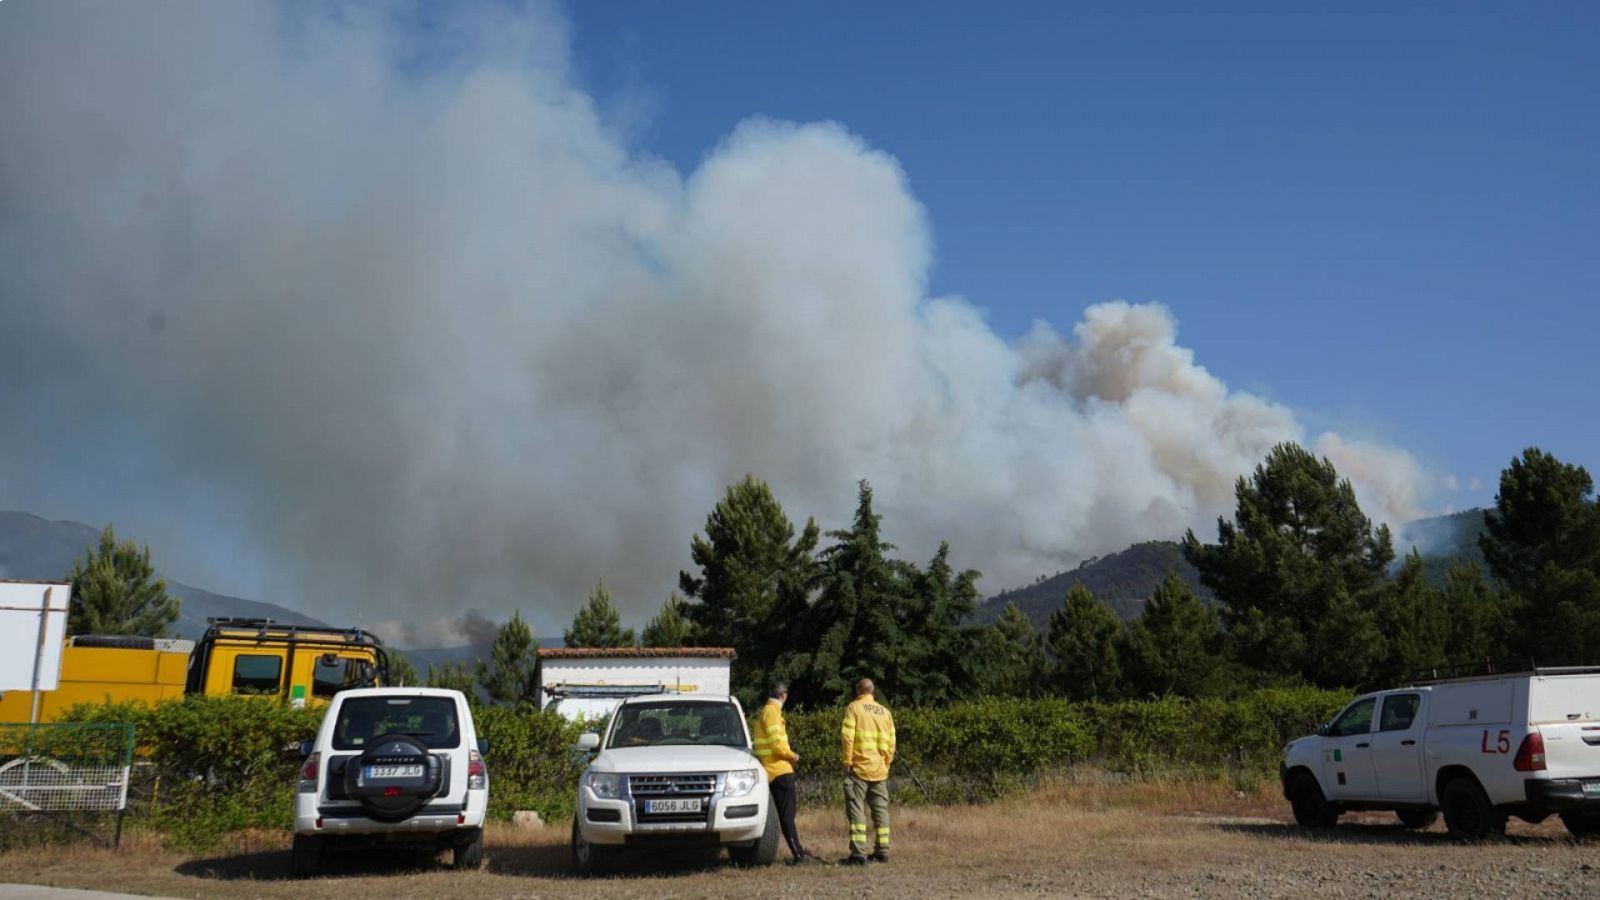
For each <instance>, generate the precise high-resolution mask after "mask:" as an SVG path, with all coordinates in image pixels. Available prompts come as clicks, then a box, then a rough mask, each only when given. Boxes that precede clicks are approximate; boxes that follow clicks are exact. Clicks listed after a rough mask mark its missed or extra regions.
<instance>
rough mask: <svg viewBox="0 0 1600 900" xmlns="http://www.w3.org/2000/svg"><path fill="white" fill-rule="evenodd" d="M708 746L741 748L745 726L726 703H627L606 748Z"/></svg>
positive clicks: (620, 711) (621, 709)
mask: <svg viewBox="0 0 1600 900" xmlns="http://www.w3.org/2000/svg"><path fill="white" fill-rule="evenodd" d="M682 744H710V745H715V746H720V747H744V746H746V745H745V742H744V725H743V723H741V722H740V721H739V714H738V713H737V712H735V711H734V708H733V706H732V704H728V703H695V702H684V701H673V700H662V701H659V702H652V703H628V704H624V705H623V706H622V707H621V708H619V709H618V710H617V722H616V725H615V726H614V727H612V729H611V740H610V742H609V743H608V744H607V746H608V747H664V746H672V745H682Z"/></svg>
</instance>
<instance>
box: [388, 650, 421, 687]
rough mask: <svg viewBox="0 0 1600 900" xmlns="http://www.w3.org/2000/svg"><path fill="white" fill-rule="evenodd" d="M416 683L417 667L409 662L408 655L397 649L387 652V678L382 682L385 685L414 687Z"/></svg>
mask: <svg viewBox="0 0 1600 900" xmlns="http://www.w3.org/2000/svg"><path fill="white" fill-rule="evenodd" d="M416 685H417V667H416V666H413V665H412V664H411V659H410V657H408V656H406V655H405V654H404V653H401V652H400V651H398V650H393V651H390V653H389V680H388V681H386V682H384V686H385V687H415V686H416Z"/></svg>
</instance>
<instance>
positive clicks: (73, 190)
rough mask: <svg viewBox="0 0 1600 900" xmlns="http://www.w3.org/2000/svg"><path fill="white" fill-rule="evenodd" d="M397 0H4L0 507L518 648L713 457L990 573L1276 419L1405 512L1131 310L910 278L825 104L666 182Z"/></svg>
mask: <svg viewBox="0 0 1600 900" xmlns="http://www.w3.org/2000/svg"><path fill="white" fill-rule="evenodd" d="M425 9H428V10H430V11H431V12H432V14H433V15H434V16H435V17H437V18H439V19H440V20H439V21H432V22H430V23H429V29H428V31H427V34H428V37H427V39H426V40H423V39H422V38H419V37H418V32H417V30H416V29H414V28H410V27H408V23H404V22H397V21H394V20H393V19H392V18H391V17H390V16H389V14H388V13H386V12H385V11H384V10H385V8H372V7H365V6H355V7H344V6H341V7H322V6H293V7H274V6H269V5H266V4H244V3H240V4H231V3H230V4H225V3H209V2H208V3H196V4H189V5H184V4H178V3H160V4H132V3H121V4H78V3H73V2H49V3H45V2H28V0H19V2H11V3H4V4H0V114H3V120H0V121H4V123H5V125H4V128H5V139H4V142H3V147H0V421H3V422H4V423H6V425H5V426H4V427H5V428H6V431H5V438H4V443H3V444H0V506H6V505H10V506H17V507H23V508H29V509H34V510H36V511H39V512H42V513H46V514H55V515H73V516H77V517H79V518H84V519H87V520H89V521H94V522H101V521H105V520H107V519H111V520H114V521H116V522H117V523H118V525H119V530H122V531H125V532H128V533H133V534H136V535H140V536H142V537H145V538H146V539H148V540H150V541H151V543H152V544H153V545H154V547H155V549H156V551H157V554H158V556H162V559H161V562H162V565H163V566H164V567H165V568H167V569H168V570H170V571H181V572H184V573H185V575H186V577H188V578H189V579H190V580H203V579H206V578H209V579H211V583H214V584H215V585H216V586H217V587H219V588H222V589H233V590H239V591H243V592H247V593H249V594H251V595H252V596H257V597H261V598H262V599H272V600H278V601H280V602H287V603H290V604H292V605H296V606H298V607H300V608H302V609H304V610H306V611H307V612H311V613H313V614H317V615H320V616H322V617H324V618H328V619H331V620H358V621H367V622H385V623H386V625H387V627H388V628H389V629H390V633H397V632H396V630H397V629H401V628H404V627H411V628H413V629H414V628H415V627H416V626H417V625H418V624H419V623H421V624H424V625H425V624H426V623H430V622H435V621H437V620H442V621H453V620H454V619H455V617H456V615H457V614H458V613H459V611H460V610H465V609H472V608H475V609H482V610H485V611H487V612H488V613H490V614H491V615H492V616H494V617H495V618H503V617H504V616H505V615H507V614H509V611H510V610H512V609H514V608H520V609H522V610H524V611H525V614H526V615H527V616H528V617H529V619H530V621H531V622H532V623H533V625H534V627H535V629H536V630H537V631H538V632H539V633H540V634H544V635H551V634H557V633H559V630H560V627H561V625H562V624H563V623H564V622H565V621H566V620H568V619H569V618H570V616H571V614H572V612H573V611H574V610H575V609H576V607H577V606H578V605H579V604H580V603H581V602H582V599H583V598H584V596H585V595H586V593H587V592H588V590H589V588H591V587H592V586H593V585H594V584H595V582H596V581H597V580H598V579H600V578H604V579H605V580H606V583H607V584H608V585H609V586H611V587H612V589H613V592H614V594H615V596H616V598H617V600H618V603H619V605H620V606H621V607H622V609H623V611H624V614H625V615H627V616H628V617H629V618H630V619H632V620H634V621H639V620H642V619H643V618H644V617H645V616H647V615H649V614H650V613H652V612H654V610H655V609H656V608H657V606H658V605H659V604H660V602H661V600H662V598H663V597H665V596H666V594H667V592H668V590H669V589H670V588H671V587H672V586H673V583H674V579H675V576H676V572H677V570H678V569H679V568H680V567H683V566H684V565H686V563H687V559H686V557H687V547H688V541H689V537H690V535H691V534H692V533H693V532H694V531H695V530H696V529H697V528H699V527H700V526H701V524H702V523H703V521H704V517H705V515H706V513H707V512H708V511H709V509H710V507H711V505H712V503H714V502H715V500H716V499H717V498H718V497H719V496H720V494H721V491H722V490H723V488H724V486H725V485H726V484H728V483H729V482H731V481H733V480H735V479H737V478H739V477H741V476H743V475H744V474H745V473H747V472H748V473H755V474H757V475H759V476H760V477H763V478H765V479H767V480H769V481H770V482H772V484H773V486H774V489H775V490H776V491H777V493H778V495H779V497H780V498H781V499H782V500H783V501H784V503H785V504H786V506H787V508H788V509H789V511H790V513H791V514H792V515H793V516H794V517H795V518H797V519H801V520H803V519H804V517H805V516H806V515H815V516H817V517H818V519H819V520H820V521H821V522H822V523H823V524H824V525H825V526H827V527H833V526H840V525H843V524H844V523H845V522H846V521H847V520H848V515H849V512H850V510H851V508H852V507H853V505H854V501H855V496H854V491H855V487H854V486H855V481H856V479H858V478H867V479H869V480H871V481H872V483H873V485H874V486H875V488H876V490H877V497H878V498H879V502H880V504H881V511H882V512H884V513H885V514H886V517H887V518H886V524H887V527H888V529H889V532H890V537H891V538H892V539H893V540H895V541H896V542H897V543H898V544H899V545H900V546H901V547H902V549H903V551H904V552H906V553H907V554H908V555H912V556H916V557H925V556H927V555H929V554H931V553H932V551H933V549H934V547H935V546H936V544H937V541H938V540H939V539H941V538H948V539H949V540H951V541H952V543H953V545H954V547H955V550H956V554H957V557H958V560H957V561H958V562H959V563H960V564H962V565H973V566H977V567H979V568H982V569H983V570H984V571H985V572H986V573H987V577H986V579H985V585H986V586H987V587H990V588H999V587H1004V586H1007V585H1010V584H1015V583H1020V582H1025V581H1028V580H1031V579H1032V578H1033V576H1034V575H1036V574H1037V573H1038V572H1040V571H1054V570H1056V569H1059V568H1061V567H1062V566H1063V565H1068V564H1071V563H1072V562H1074V561H1076V560H1077V559H1079V558H1082V557H1085V556H1089V555H1093V554H1101V553H1105V552H1108V551H1112V550H1116V549H1119V548H1121V547H1123V546H1125V545H1126V544H1128V543H1129V542H1131V541H1134V540H1141V539H1148V538H1152V537H1172V536H1175V535H1177V534H1179V533H1181V531H1182V530H1183V529H1184V528H1185V527H1186V526H1191V525H1192V526H1196V527H1197V528H1200V529H1202V530H1203V531H1204V533H1209V528H1210V524H1209V523H1210V522H1211V521H1212V519H1213V518H1214V516H1215V515H1217V514H1218V513H1219V512H1221V511H1223V510H1225V509H1227V508H1228V507H1229V506H1230V503H1231V490H1232V484H1233V480H1234V479H1235V478H1236V477H1237V476H1238V475H1239V474H1241V473H1243V472H1246V471H1248V470H1249V469H1250V468H1251V467H1253V466H1254V465H1255V464H1256V463H1257V462H1258V461H1259V460H1260V458H1261V457H1262V455H1263V454H1264V453H1265V451H1266V450H1267V448H1268V447H1270V446H1271V445H1272V444H1273V443H1274V442H1277V441H1281V440H1291V439H1292V440H1302V441H1307V442H1308V443H1310V444H1311V445H1313V446H1314V447H1316V448H1317V449H1319V450H1320V451H1322V452H1324V453H1327V454H1328V455H1330V456H1331V457H1332V458H1333V459H1334V461H1335V462H1336V463H1337V464H1338V465H1339V466H1340V468H1341V469H1342V470H1343V471H1345V472H1347V473H1349V474H1350V475H1352V476H1353V477H1354V478H1355V479H1356V481H1357V484H1358V486H1359V488H1360V490H1361V492H1362V499H1363V501H1364V502H1365V503H1367V504H1368V505H1369V508H1370V509H1372V510H1373V511H1374V512H1376V513H1377V514H1378V515H1379V516H1381V517H1384V518H1387V519H1391V520H1400V519H1404V518H1408V517H1410V516H1412V515H1414V514H1415V513H1417V512H1418V511H1419V509H1420V506H1421V504H1422V503H1423V502H1424V500H1425V499H1426V494H1427V488H1428V486H1429V484H1430V482H1431V480H1432V479H1431V477H1430V476H1428V475H1427V473H1425V472H1424V471H1423V470H1422V468H1421V467H1419V466H1418V465H1417V463H1416V462H1415V461H1414V460H1413V459H1412V458H1411V457H1410V456H1408V455H1407V454H1405V453H1404V452H1403V451H1400V450H1396V449H1394V448H1390V447H1385V446H1381V445H1376V444H1366V443H1360V442H1356V441H1352V440H1348V439H1346V438H1342V437H1340V436H1338V435H1335V434H1322V435H1308V434H1306V433H1305V431H1304V429H1303V428H1302V426H1301V425H1300V424H1299V423H1298V422H1297V420H1296V417H1295V415H1294V414H1293V413H1292V412H1291V411H1290V410H1288V409H1286V408H1285V407H1283V406H1281V405H1277V404H1274V403H1270V402H1267V401H1265V400H1262V399H1260V398H1258V397H1254V396H1251V395H1249V394H1245V393H1240V392H1237V391H1232V390H1230V389H1229V388H1228V387H1227V386H1226V385H1224V384H1223V383H1222V382H1221V381H1219V380H1218V379H1216V378H1215V377H1213V376H1212V375H1210V374H1209V373H1208V372H1206V370H1205V369H1203V368H1201V367H1200V366H1198V365H1196V364H1195V362H1194V360H1193V354H1192V353H1191V352H1190V351H1189V350H1187V349H1185V348H1183V347H1181V346H1179V345H1178V344H1177V343H1176V323H1175V321H1174V318H1173V316H1172V315H1171V314H1170V313H1169V312H1168V311H1167V310H1166V309H1165V308H1163V307H1161V306H1154V305H1137V304H1127V303H1121V302H1116V303H1104V304H1099V305H1096V306H1092V307H1090V308H1089V309H1087V310H1086V311H1085V312H1084V313H1083V316H1082V320H1081V321H1080V322H1078V323H1077V324H1076V325H1075V326H1074V327H1073V329H1072V333H1071V335H1070V336H1063V335H1060V334H1057V333H1056V332H1054V331H1052V330H1051V328H1050V327H1049V326H1048V325H1044V324H1041V325H1039V326H1038V327H1037V328H1036V329H1035V331H1034V332H1033V333H1032V334H1030V335H1029V336H1028V337H1026V338H1025V339H1024V340H1022V341H1020V342H1015V343H1012V342H1008V341H1006V340H1004V339H1002V338H1000V337H999V336H997V335H996V334H995V333H994V332H993V331H992V330H991V329H990V328H989V327H988V326H987V325H986V324H985V322H984V320H983V315H982V313H981V312H980V310H979V309H978V308H976V307H974V306H972V305H970V304H968V303H967V302H965V301H963V300H961V299H959V298H929V297H928V291H927V277H928V269H929V264H930V258H931V252H932V251H931V242H930V235H929V232H928V224H927V219H926V216H925V214H924V211H923V209H922V208H921V206H920V205H919V204H918V203H917V201H916V199H915V198H914V197H913V196H912V194H911V193H910V190H909V188H908V185H907V180H906V176H905V173H904V172H903V171H902V170H901V168H900V166H899V164H898V162H897V161H896V160H895V159H894V158H893V157H891V156H889V155H887V154H886V153H884V152H882V151H880V150H876V149H874V148H871V147H869V146H867V145H866V144H865V143H864V142H863V141H861V140H860V139H859V138H857V137H855V136H854V135H852V134H851V133H850V132H849V131H848V130H847V129H846V128H844V127H843V126H840V125H837V124H833V123H816V124H807V125H795V124H789V123H783V122H774V121H768V120H763V119H753V120H750V121H747V122H745V123H743V124H741V125H740V126H739V127H737V128H736V129H735V130H734V131H733V132H732V133H731V134H730V135H728V136H727V137H726V139H725V140H724V141H723V142H722V143H721V144H720V145H719V146H717V147H716V148H714V149H713V150H712V152H711V153H710V154H709V155H708V156H707V157H706V158H705V160H704V161H703V162H702V163H701V165H700V166H699V167H698V168H696V169H695V170H694V171H692V172H689V173H679V172H678V171H675V170H674V169H673V168H672V167H671V166H669V165H667V164H664V163H662V162H660V161H657V160H654V159H651V158H650V157H648V156H646V155H644V154H641V153H639V152H637V151H635V150H633V149H631V148H630V147H629V146H628V145H627V143H626V141H625V140H623V139H622V138H621V137H619V136H618V134H617V133H616V132H615V130H614V129H612V128H611V127H609V126H608V124H607V123H606V122H605V121H604V120H603V118H602V117H601V116H600V115H599V114H598V113H597V111H596V106H595V103H594V102H593V100H592V99H591V98H590V97H589V96H587V95H586V94H585V93H583V92H582V91H581V90H580V89H578V87H576V86H575V85H574V82H573V79H572V78H571V76H570V74H569V72H568V68H567V65H568V64H567V60H566V54H567V44H568V41H567V35H566V33H565V26H564V24H563V22H562V21H561V19H560V17H559V15H557V14H556V13H554V12H552V11H551V10H548V9H544V8H542V7H535V8H532V9H527V10H516V11H512V10H508V9H507V8H505V7H503V6H500V5H491V6H485V7H472V8H468V9H466V10H461V9H456V8H454V7H452V8H451V9H452V10H454V11H452V12H445V11H444V7H443V5H438V6H428V7H425ZM408 623H409V625H408Z"/></svg>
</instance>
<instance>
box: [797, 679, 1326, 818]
mask: <svg viewBox="0 0 1600 900" xmlns="http://www.w3.org/2000/svg"><path fill="white" fill-rule="evenodd" d="M1348 700H1349V695H1348V694H1345V693H1342V692H1338V691H1324V690H1317V689H1314V688H1293V689H1287V688H1285V689H1270V690H1261V691H1256V692H1254V693H1250V694H1246V695H1244V696H1243V697H1240V698H1238V699H1235V700H1199V701H1194V700H1182V699H1177V698H1163V699H1154V700H1128V701H1122V702H1118V703H1074V702H1070V701H1067V700H1062V699H1059V698H1044V699H1037V700H1015V699H985V700H974V701H966V702H961V703H954V704H951V705H949V706H943V707H930V708H926V709H900V710H894V716H895V732H896V737H897V743H898V751H899V752H898V755H897V759H896V766H895V769H896V773H897V774H898V775H900V776H904V777H903V778H901V779H897V784H896V785H895V789H896V793H897V794H899V795H900V796H901V797H902V799H904V800H907V801H913V802H915V801H919V800H920V801H925V802H934V803H944V802H950V801H952V800H978V799H984V798H987V797H993V796H997V795H999V794H1001V793H1004V792H1006V791H1007V790H1010V789H1013V788H1015V787H1018V786H1026V785H1029V784H1032V783H1034V782H1035V781H1036V779H1037V778H1038V777H1039V776H1040V775H1042V774H1045V773H1047V772H1049V771H1052V770H1060V769H1064V768H1070V767H1072V766H1078V765H1084V764H1088V765H1092V766H1095V767H1097V768H1101V769H1107V770H1110V771H1112V772H1118V773H1126V774H1130V775H1149V774H1152V773H1155V772H1177V773H1189V774H1205V775H1220V774H1229V773H1247V774H1254V775H1260V774H1263V773H1268V772H1271V771H1272V770H1274V769H1276V767H1277V764H1278V759H1279V756H1280V754H1281V753H1282V750H1283V745H1284V744H1286V743H1288V742H1289V741H1290V740H1293V739H1294V738H1296V737H1299V736H1301V735H1304V734H1309V733H1310V732H1311V731H1312V729H1314V728H1315V727H1316V725H1317V723H1319V722H1326V721H1327V720H1328V719H1329V718H1330V717H1331V716H1332V715H1333V714H1334V713H1335V712H1337V711H1338V709H1339V708H1340V707H1341V706H1342V705H1343V704H1344V703H1345V702H1347V701H1348ZM840 717H841V712H840V711H839V710H812V711H796V712H791V713H789V714H788V715H787V721H788V726H789V738H790V742H791V744H793V746H794V749H795V752H797V753H799V754H800V756H801V763H800V765H799V767H798V769H797V771H798V774H799V777H800V780H801V782H802V784H803V786H804V789H805V793H806V794H807V796H809V797H812V798H827V799H835V798H836V796H837V793H838V791H839V789H840V788H839V784H838V782H839V779H838V778H837V777H835V776H836V774H837V773H838V772H839V771H840V769H841V766H840V762H841V760H840V759H839V722H840Z"/></svg>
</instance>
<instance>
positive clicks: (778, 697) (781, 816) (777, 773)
mask: <svg viewBox="0 0 1600 900" xmlns="http://www.w3.org/2000/svg"><path fill="white" fill-rule="evenodd" d="M788 699H789V686H788V685H787V684H784V683H783V682H781V681H774V682H773V683H772V685H771V686H770V687H769V688H768V689H767V702H766V705H765V706H762V707H761V714H760V715H758V716H757V717H756V736H755V749H756V759H759V760H761V767H762V768H764V769H766V770H767V783H768V787H769V789H770V790H771V791H772V803H773V805H774V806H776V807H777V809H778V824H779V825H781V826H782V827H783V840H784V842H785V843H787V844H788V845H789V854H790V855H791V856H793V857H794V859H793V862H794V863H797V864H798V863H808V862H819V860H818V859H817V858H816V857H815V856H812V855H811V854H810V853H807V852H806V848H804V847H802V846H800V835H799V833H798V832H797V831H796V830H795V827H794V810H795V805H796V804H795V790H794V764H795V763H797V762H799V761H800V754H798V753H796V752H794V750H793V749H792V748H790V746H789V729H788V728H787V727H786V726H785V725H784V724H783V704H784V701H786V700H788Z"/></svg>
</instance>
